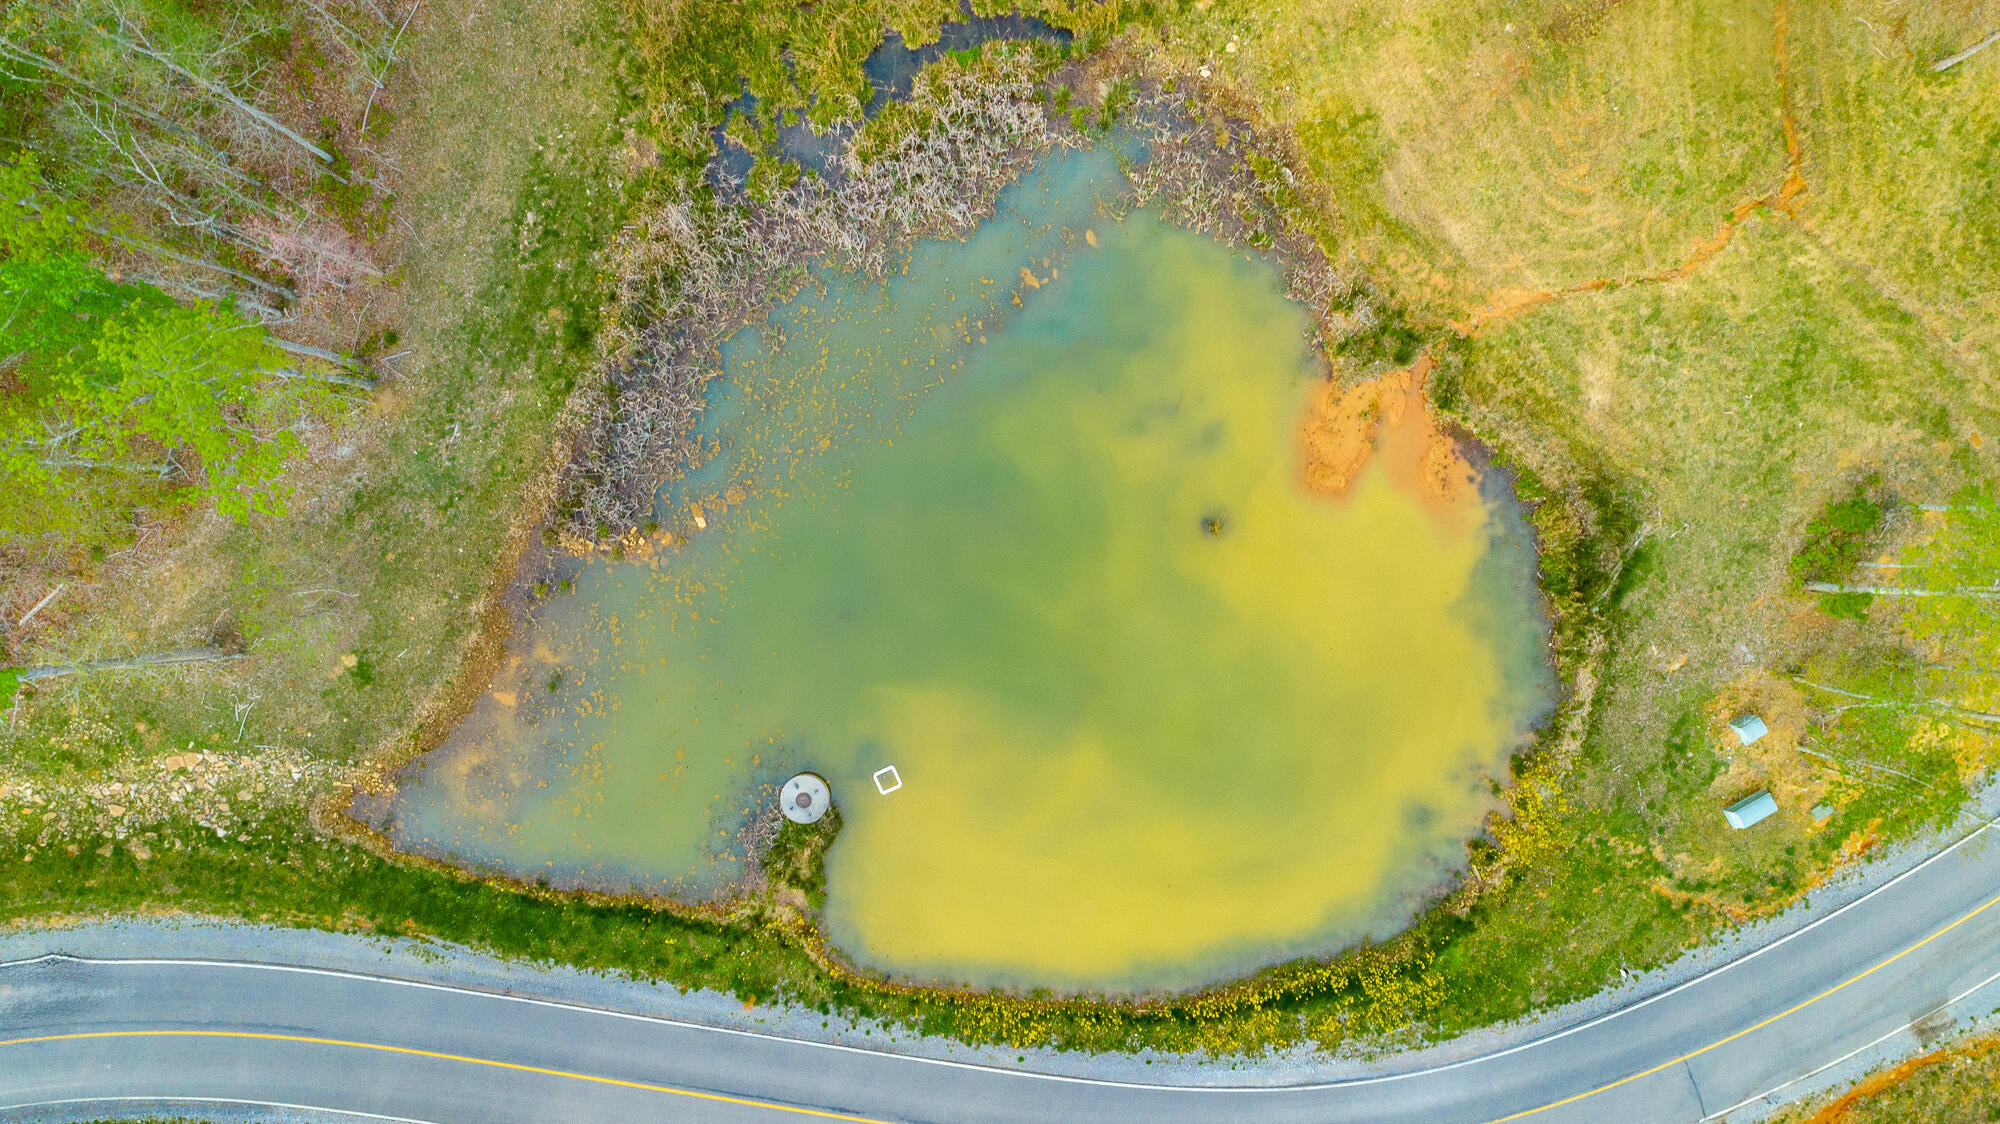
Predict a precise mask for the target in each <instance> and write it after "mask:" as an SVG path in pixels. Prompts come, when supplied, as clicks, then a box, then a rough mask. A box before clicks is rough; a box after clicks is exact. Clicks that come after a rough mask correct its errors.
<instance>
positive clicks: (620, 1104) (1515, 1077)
mask: <svg viewBox="0 0 2000 1124" xmlns="http://www.w3.org/2000/svg"><path fill="white" fill-rule="evenodd" d="M1996 835H2000V829H1994V828H1989V829H1984V830H1982V831H1980V832H1977V833H1975V834H1974V835H1973V836H1971V837H1969V838H1968V839H1967V841H1965V842H1964V843H1962V844H1960V845H1958V846H1956V847H1954V848H1952V849H1950V850H1948V851H1946V852H1944V853H1943V854H1941V855H1939V856H1938V857H1936V858H1935V859H1933V860H1931V861H1929V862H1927V863H1926V864H1924V865H1922V866H1920V867H1918V868H1916V869H1915V870H1913V871H1911V872H1909V873H1908V874H1906V875H1904V876H1902V877H1901V878H1899V879H1897V880H1896V881H1894V882H1891V883H1889V884H1887V885H1886V886H1884V887H1882V888H1880V889H1878V890H1876V891H1875V892H1873V893H1871V894H1870V895H1868V896H1866V897H1863V898H1861V899H1859V900H1858V901H1856V902H1854V903H1852V904H1851V905H1849V906H1847V907H1846V908H1844V909H1842V910H1839V911H1837V912H1834V913H1832V914H1829V915H1828V916H1826V917H1824V918H1822V919H1821V920H1819V921H1818V922H1815V923H1814V924H1812V925H1810V926H1807V927H1806V928H1804V929H1801V930H1798V931H1797V932H1795V933H1793V934H1792V935H1790V936H1788V937H1785V938H1783V939H1781V940H1779V941H1777V942H1775V943H1773V944H1770V945H1767V946H1764V947H1763V948H1760V949H1758V950H1756V951H1755V952H1752V953H1750V954H1749V955H1747V956H1745V957H1742V958H1740V959H1738V960H1735V961H1733V962H1731V963H1729V964H1727V965H1724V966H1722V967H1720V968H1717V969H1715V970H1713V971H1711V972H1709V973H1708V974H1706V975H1703V976H1698V977H1696V978H1695V979H1693V980H1690V981H1688V982H1687V983H1684V984H1682V985H1680V986H1678V987H1676V988H1673V989H1671V990H1669V991H1666V992H1663V993H1660V994H1658V995H1655V996H1653V997H1652V998H1650V999H1646V1000H1643V1001H1641V1002H1639V1003H1636V1004H1633V1005H1631V1006H1628V1007H1625V1008H1622V1009H1620V1010H1618V1011H1616V1012H1614V1013H1611V1014H1608V1015H1605V1016H1603V1017H1601V1018H1598V1019H1596V1020H1593V1021H1591V1022H1587V1023H1584V1024H1582V1025H1579V1026H1575V1027H1571V1028H1569V1029H1566V1030H1563V1031H1560V1032H1556V1033H1551V1034H1547V1035H1544V1036H1542V1037H1539V1038H1528V1039H1526V1040H1524V1041H1522V1042H1520V1043H1519V1044H1518V1045H1515V1046H1512V1047H1509V1048H1507V1049H1504V1050H1499V1051H1496V1052H1494V1053H1491V1054H1487V1055H1484V1056H1481V1057H1477V1058H1473V1059H1469V1060H1465V1061H1460V1062H1456V1063H1453V1064H1450V1065H1445V1066H1432V1067H1429V1068H1413V1069H1409V1070H1406V1071H1403V1072H1393V1063H1392V1064H1391V1065H1390V1066H1389V1067H1388V1068H1389V1069H1390V1070H1392V1071H1391V1072H1386V1073H1384V1074H1382V1075H1380V1076H1374V1077H1368V1078H1361V1079H1356V1080H1350V1081H1342V1082H1336V1083H1323V1084H1314V1085H1293V1086H1283V1087H1271V1086H1254V1087H1251V1086H1239V1087H1227V1088H1224V1087H1203V1088H1191V1087H1187V1086H1161V1085H1146V1084H1140V1083H1132V1082H1111V1081H1092V1080H1084V1079H1077V1078H1068V1077H1052V1076H1047V1075H1041V1074H1035V1073H1028V1072H1022V1071H1018V1070H1008V1069H999V1068H991V1067H985V1066H978V1065H971V1064H966V1063H959V1062H943V1061H935V1060H928V1059H923V1058H914V1057H908V1056H903V1055H898V1054H891V1053H879V1052H873V1051H868V1050H862V1049H856V1048H853V1047H849V1046H840V1045H829V1044H825V1043H816V1042H803V1041H796V1040H792V1039H788V1038H782V1037H776V1036H772V1035H767V1034H760V1033H752V1032H746V1031H742V1030H736V1029H724V1028H718V1027H712V1026H706V1025H701V1024H699V1023H693V1022H684V1021H676V1020H671V1019H662V1018H655V1017H649V1016H641V1015H634V1014H629V1013H623V1012H618V1011H611V1010H606V1009H603V1008H598V1007H590V1006H584V1005H578V1004H573V1003H567V1002H560V1001H555V1000H549V999H540V998H535V997H532V996H525V995H522V994H519V993H512V994H497V993H493V992H487V991H479V990H468V989H463V988H459V987H454V986H448V985H443V984H439V983H434V982H430V981H428V980H426V979H425V978H424V977H425V966H424V962H423V961H421V960H420V959H418V958H416V957H409V958H407V963H405V962H403V961H399V962H398V968H397V971H398V972H399V975H398V976H397V977H396V978H389V977H386V976H379V975H366V974H359V973H354V972H348V971H341V970H330V969H322V968H314V967H312V966H310V965H278V964H264V963H238V962H222V961H214V960H197V959H175V958H174V956H175V951H176V950H175V949H174V948H172V947H162V948H160V949H159V950H158V956H157V958H150V959H86V958H79V957H71V956H64V955H60V954H59V953H60V950H61V947H62V942H63V935H62V934H61V933H60V932H57V933H51V934H49V935H48V947H49V950H50V953H51V955H49V956H45V957H40V958H36V959H31V960H19V961H14V962H12V963H8V964H4V965H0V1117H6V1118H9V1119H13V1118H24V1119H37V1118H50V1119H83V1118H89V1117H91V1116H103V1115H106V1114H114V1115H136V1114H146V1113H156V1112H163V1111H168V1110H172V1109H176V1108H177V1107H180V1106H186V1105H195V1106H204V1107H206V1108H213V1109H231V1108H233V1109H234V1110H237V1111H242V1112H266V1111H272V1112H279V1111H281V1110H284V1109H287V1108H290V1109H292V1110H297V1114H299V1115H304V1116H307V1117H317V1118H327V1119H392V1120H422V1121H440V1122H442V1121H478V1122H482V1124H484V1122H501V1121H599V1120H602V1121H644V1120H670V1121H704V1120H728V1121H742V1120H786V1119H799V1120H809V1119H815V1118H818V1119H850V1120H896V1121H953V1122H958V1121H967V1122H971V1121H1022V1120H1090V1121H1144V1122H1146V1124H1170V1122H1174V1121H1216V1120H1232V1121H1233V1120H1246V1121H1247V1120H1268V1121H1314V1122H1336V1121H1371V1122H1372V1121H1383V1122H1397V1121H1411V1122H1415V1121H1421V1122H1423V1124H1447V1122H1452V1121H1471V1122H1480V1121H1496V1120H1514V1119H1529V1120H1534V1121H1536V1124H1555V1122H1557V1121H1593V1122H1596V1121H1616V1122H1619V1124H1640V1122H1647V1121H1690V1122H1692V1121H1701V1120H1706V1119H1717V1118H1726V1117H1728V1116H1729V1115H1731V1114H1736V1115H1741V1114H1744V1113H1751V1114H1754V1113H1755V1112H1756V1110H1757V1109H1758V1107H1759V1106H1760V1105H1761V1104H1762V1103H1763V1101H1764V1098H1766V1097H1767V1096H1771V1095H1774V1094H1775V1095H1777V1096H1782V1095H1784V1092H1785V1090H1786V1089H1787V1088H1788V1087H1793V1085H1792V1083H1794V1082H1797V1081H1799V1080H1800V1079H1802V1078H1806V1077H1808V1076H1810V1075H1812V1074H1814V1073H1817V1072H1820V1071H1822V1070H1824V1069H1826V1068H1827V1067H1829V1066H1832V1065H1835V1064H1838V1063H1839V1062H1840V1061H1841V1060H1842V1059H1844V1058H1847V1057H1850V1056H1854V1055H1856V1054H1857V1052H1861V1056H1863V1057H1866V1056H1869V1055H1868V1054H1867V1053H1866V1052H1867V1051H1869V1050H1871V1049H1872V1048H1874V1047H1876V1046H1877V1045H1879V1044H1881V1043H1885V1042H1890V1043H1893V1042H1897V1041H1901V1040H1904V1039H1907V1038H1909V1037H1910V1036H1911V1035H1912V1034H1913V1033H1915V1032H1913V1031H1912V1029H1911V1028H1912V1027H1913V1026H1917V1027H1918V1029H1919V1030H1921V1029H1923V1028H1924V1027H1928V1026H1930V1025H1932V1024H1934V1023H1937V1022H1938V1021H1939V1020H1940V1019H1941V1018H1942V1017H1943V1016H1940V1015H1938V1014H1936V1012H1939V1011H1940V1009H1941V1008H1943V1009H1945V1010H1946V1012H1947V1014H1949V1015H1952V1016H1956V1015H1959V1014H1962V1013H1965V1012H1968V1011H1979V1012H1984V1011H1990V1010H1992V1009H1993V1008H1994V1006H1995V1004H1996V1003H2000V848H1996V847H1994V846H1991V845H1990V843H1991V841H1992V840H1993V839H1994V838H1995V836H1996ZM161 941H162V944H163V946H171V945H172V943H173V938H172V936H171V933H168V934H165V935H163V936H162V938H161ZM260 1106H263V1107H260ZM303 1110H311V1111H303Z"/></svg>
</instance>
